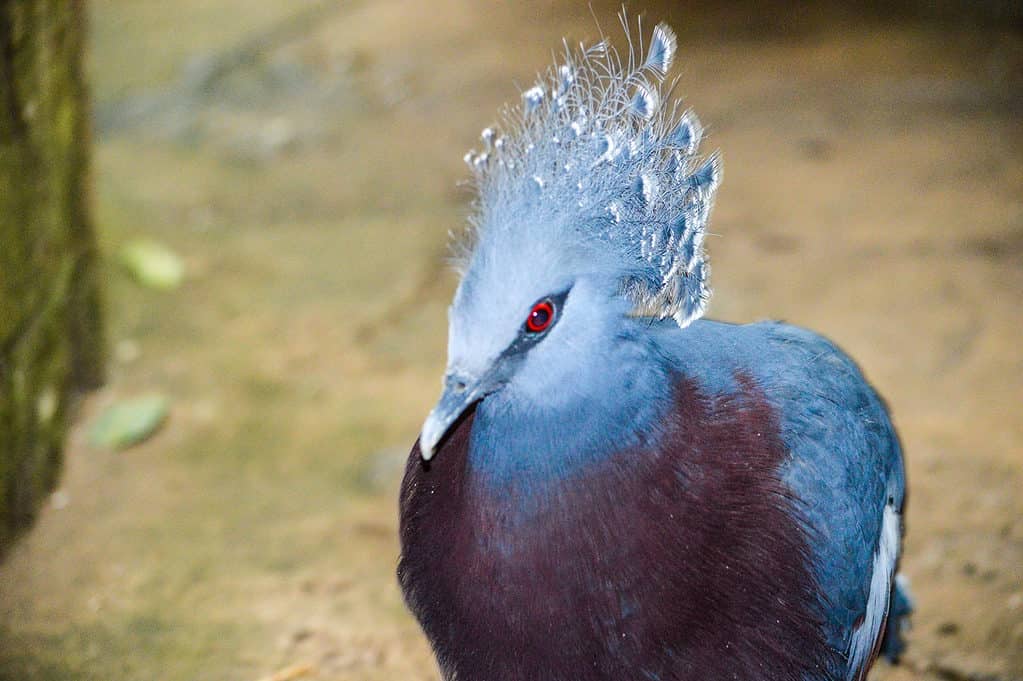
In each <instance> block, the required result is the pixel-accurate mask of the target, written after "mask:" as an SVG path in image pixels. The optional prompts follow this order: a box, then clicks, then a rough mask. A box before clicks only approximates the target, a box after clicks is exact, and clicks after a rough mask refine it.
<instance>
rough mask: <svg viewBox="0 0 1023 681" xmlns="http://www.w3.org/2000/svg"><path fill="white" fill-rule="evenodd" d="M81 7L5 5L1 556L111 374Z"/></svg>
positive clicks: (0, 59)
mask: <svg viewBox="0 0 1023 681" xmlns="http://www.w3.org/2000/svg"><path fill="white" fill-rule="evenodd" d="M83 3H84V0H0V555H2V553H3V552H4V551H5V549H7V548H8V547H9V546H10V543H11V540H12V539H13V538H14V536H15V535H16V534H17V533H18V532H19V531H21V530H23V529H24V528H26V527H27V526H28V525H29V524H31V522H32V520H33V519H34V517H35V515H36V512H37V510H38V507H39V505H40V503H42V501H43V500H45V499H46V495H47V493H48V492H49V491H51V490H52V489H53V486H54V485H55V483H56V481H57V479H58V475H59V473H60V468H61V459H62V449H63V442H64V436H65V431H66V429H67V423H68V415H69V412H70V408H69V407H70V403H71V400H72V397H73V395H74V393H75V391H76V390H79V389H83V388H90V387H94V386H96V385H98V384H99V383H100V381H101V380H102V376H103V337H102V333H101V322H102V316H101V309H100V296H99V281H98V280H99V275H98V271H97V266H98V263H97V251H96V241H95V236H94V233H93V231H92V225H91V222H90V216H89V211H88V191H87V189H88V187H87V180H88V167H89V133H88V118H89V108H88V99H87V93H86V88H85V82H84V78H83V73H82V45H83V37H84V36H83V33H84V18H85V16H84V15H85V12H84V7H83Z"/></svg>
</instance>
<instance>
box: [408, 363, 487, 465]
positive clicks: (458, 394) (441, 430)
mask: <svg viewBox="0 0 1023 681" xmlns="http://www.w3.org/2000/svg"><path fill="white" fill-rule="evenodd" d="M481 384H482V382H481V381H478V380H472V379H469V378H467V377H465V376H461V375H458V374H454V373H450V374H448V375H447V376H445V378H444V392H442V393H441V396H440V399H439V400H438V401H437V406H435V407H434V408H433V411H431V412H430V415H429V416H427V417H426V421H425V422H424V423H423V430H422V432H421V433H420V435H419V452H420V454H421V455H422V457H423V460H424V461H429V460H430V459H432V458H433V455H434V454H435V453H436V450H437V444H438V443H439V442H440V441H441V439H442V438H443V437H444V435H445V434H446V433H447V432H448V430H449V429H450V428H451V426H452V425H453V424H454V423H455V421H457V420H458V417H460V416H461V415H462V414H464V413H465V410H466V409H468V408H469V407H470V406H472V404H473V403H474V402H475V401H476V400H478V399H479V398H480V397H482V396H483V394H484V392H485V391H484V390H483V389H482V385H481Z"/></svg>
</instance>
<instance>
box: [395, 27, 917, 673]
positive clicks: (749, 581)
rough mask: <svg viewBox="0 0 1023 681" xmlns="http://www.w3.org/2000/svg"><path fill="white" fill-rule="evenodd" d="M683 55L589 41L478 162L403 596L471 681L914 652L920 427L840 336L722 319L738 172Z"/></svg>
mask: <svg viewBox="0 0 1023 681" xmlns="http://www.w3.org/2000/svg"><path fill="white" fill-rule="evenodd" d="M623 24H625V25H626V33H628V32H629V28H628V22H627V21H624V20H623ZM675 49H676V38H675V35H674V34H673V33H672V31H671V29H670V28H668V27H667V26H665V25H663V24H662V25H658V26H657V27H656V28H655V29H654V31H653V36H652V38H651V39H650V41H649V45H648V46H647V48H646V49H644V48H643V46H642V45H641V44H640V45H636V44H635V41H633V40H632V39H631V37H630V38H629V49H628V51H627V53H625V54H623V53H620V52H618V51H617V50H615V49H614V48H613V47H611V46H610V45H608V44H607V42H606V41H602V42H599V43H597V44H596V45H594V46H591V47H588V48H587V47H584V46H583V45H580V46H579V47H578V49H573V48H569V47H568V45H567V43H566V45H565V50H564V55H563V57H562V59H563V62H562V63H560V64H557V65H555V66H554V67H552V68H551V69H550V70H548V71H547V72H546V73H545V74H543V75H542V76H541V79H540V81H539V83H538V84H537V85H536V86H535V87H532V88H530V89H528V90H526V91H525V92H524V93H523V94H522V100H521V102H519V103H518V104H517V105H516V106H512V107H509V108H506V109H505V110H504V112H503V114H502V116H501V123H500V125H499V126H498V127H497V129H495V128H487V129H486V130H484V131H483V134H482V140H481V142H482V146H481V148H480V149H478V150H476V151H473V152H470V153H469V154H468V155H467V156H466V162H467V163H468V164H469V166H470V168H471V170H472V173H473V177H474V180H475V187H476V190H477V193H478V198H477V202H476V204H475V212H474V218H473V220H472V227H473V228H472V229H471V230H469V231H470V239H471V242H469V243H467V244H466V245H465V246H464V248H462V249H461V250H460V253H459V256H458V260H457V262H458V265H459V271H460V275H461V280H460V283H459V286H458V289H457V292H456V293H455V296H454V301H453V303H452V304H451V307H450V310H449V322H450V328H449V346H448V364H447V370H446V374H445V376H444V379H443V392H442V394H441V396H440V399H439V401H438V402H437V405H436V406H435V407H434V409H433V411H432V412H431V413H430V414H429V416H428V417H427V419H426V422H425V423H424V424H423V428H422V432H421V434H420V437H419V440H418V442H417V443H416V444H415V445H414V446H413V449H412V452H411V455H410V457H409V461H408V465H407V468H406V471H405V477H404V482H403V485H402V490H401V500H400V506H401V508H400V536H401V558H400V562H399V566H398V578H399V582H400V584H401V587H402V590H403V593H404V596H405V600H406V602H407V604H408V606H409V608H410V609H411V611H412V612H413V613H414V614H415V616H416V617H417V618H418V620H419V623H420V624H421V626H422V628H423V630H424V632H425V633H426V636H427V637H428V639H429V641H430V643H431V645H432V647H433V650H434V652H435V654H436V657H437V660H438V662H439V665H440V669H441V671H442V673H443V676H444V678H445V679H448V680H449V681H454V680H458V681H596V680H609V679H614V680H621V679H630V680H631V679H635V680H637V681H639V680H647V681H676V680H688V679H694V680H695V679H700V680H711V681H713V680H717V679H741V680H771V681H774V680H780V681H811V680H812V681H818V680H819V681H823V680H828V681H840V680H841V681H851V680H861V679H864V678H865V677H866V674H867V672H868V670H869V668H870V666H871V664H872V663H873V661H874V659H875V657H877V656H878V654H879V653H880V652H885V653H887V654H889V655H891V656H895V655H897V654H898V651H899V650H901V641H900V640H899V636H898V633H899V627H898V626H897V625H898V624H899V621H898V620H900V619H901V617H903V616H904V615H905V614H906V613H907V612H908V600H907V598H908V597H907V596H906V594H905V593H904V592H903V590H902V589H901V588H900V587H899V586H898V584H897V582H896V580H895V573H896V566H897V564H898V560H899V553H900V543H901V538H902V534H903V526H902V512H903V504H904V500H905V481H904V473H903V465H902V454H901V449H900V445H899V440H898V437H897V435H896V433H895V431H894V429H893V426H892V424H891V421H890V420H889V416H888V413H887V410H886V407H885V405H884V403H883V401H882V400H881V398H880V397H879V396H878V395H877V393H875V391H874V390H873V389H872V388H871V386H870V385H869V384H868V383H867V382H866V380H865V379H864V377H863V375H862V373H861V372H860V370H859V368H858V367H857V366H856V364H854V363H853V361H852V360H851V359H850V358H849V357H848V356H846V355H845V354H844V353H843V352H842V351H841V350H840V349H838V348H837V347H836V346H835V345H834V344H832V343H831V342H829V341H828V340H826V339H824V338H822V337H821V336H819V335H817V334H815V333H812V332H810V331H807V330H804V329H800V328H797V327H794V326H790V325H787V324H783V323H778V322H762V323H757V324H749V325H733V324H727V323H722V322H716V321H709V320H703V319H700V318H701V317H702V315H703V313H704V309H705V307H706V304H707V300H708V297H709V288H708V275H709V266H708V263H707V258H706V256H705V254H704V249H703V240H704V235H705V234H706V229H707V221H708V218H709V214H710V210H711V205H712V203H713V200H714V194H715V191H716V189H717V187H718V184H719V182H720V180H721V162H720V159H719V156H718V155H717V154H712V155H710V156H709V157H706V158H704V159H701V158H700V157H699V155H698V146H699V144H700V138H701V135H702V128H701V126H700V123H699V120H698V119H697V117H696V116H695V115H694V114H693V113H692V112H691V111H688V110H684V109H682V108H681V107H680V106H679V104H678V103H677V102H675V103H668V102H666V101H665V99H664V97H665V95H666V93H668V92H670V88H671V86H672V85H673V84H674V83H673V82H671V81H668V74H669V70H670V68H671V64H672V59H673V57H674V54H675ZM892 603H896V606H891V604H892ZM890 607H891V612H889V610H890ZM886 622H887V625H888V631H887V639H886V638H885V632H886Z"/></svg>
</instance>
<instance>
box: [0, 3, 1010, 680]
mask: <svg viewBox="0 0 1023 681" xmlns="http://www.w3.org/2000/svg"><path fill="white" fill-rule="evenodd" d="M312 6H313V5H312V3H310V2H283V1H280V2H272V3H271V2H265V3H250V2H244V1H243V0H220V1H219V2H206V1H204V0H183V1H181V2H176V3H136V2H126V1H124V0H94V1H93V2H92V3H91V11H92V19H93V22H92V23H93V39H94V40H93V52H92V57H91V72H92V74H93V83H94V87H95V92H96V113H97V120H98V126H97V134H96V143H97V149H96V158H95V185H96V186H95V205H96V218H97V222H98V224H99V226H100V228H101V231H102V235H103V244H104V247H105V249H106V250H107V252H108V253H115V252H116V250H117V249H118V248H119V247H120V245H121V244H123V243H124V242H125V241H126V240H128V239H131V238H135V237H140V236H143V237H148V238H154V239H158V240H160V241H162V242H163V243H166V244H168V245H169V246H171V247H172V248H174V249H175V250H177V251H178V252H179V253H180V254H181V255H182V256H183V258H184V259H185V262H186V264H187V267H188V277H187V281H186V283H185V285H184V286H183V287H182V288H181V289H179V290H177V291H175V292H172V293H158V292H154V291H149V290H145V289H142V288H140V287H138V286H137V285H135V284H134V283H132V282H131V281H129V280H128V278H127V277H126V276H125V274H124V273H123V272H121V271H120V270H119V269H118V268H117V266H116V264H115V263H114V261H113V258H111V263H110V265H109V267H108V270H107V271H108V277H107V278H108V288H109V301H110V313H111V324H112V329H111V343H112V365H111V371H110V374H111V375H110V381H109V385H108V386H107V387H106V388H105V389H104V390H103V391H101V392H100V393H98V394H96V395H94V396H92V397H90V398H89V399H88V400H87V401H86V402H85V404H84V405H83V409H82V414H81V421H80V427H79V428H78V429H76V431H75V432H74V434H73V436H72V439H71V442H70V446H69V450H68V460H67V469H66V474H65V478H64V484H63V487H62V489H61V492H60V494H59V495H58V496H57V497H56V499H57V501H58V503H54V504H51V507H50V508H47V509H46V511H45V512H44V514H43V516H42V518H41V520H40V522H39V524H38V526H37V527H36V528H35V530H34V532H33V533H32V534H31V535H30V536H28V537H27V538H26V539H25V540H24V541H23V542H22V543H21V544H20V545H19V546H18V547H17V550H16V551H15V552H14V553H13V555H11V556H10V557H9V558H8V559H7V561H6V563H5V564H4V565H3V566H0V604H2V605H0V679H12V680H13V679H21V680H32V681H36V680H43V679H105V680H110V679H165V680H167V681H172V680H185V679H228V680H235V679H237V680H239V681H242V680H250V679H251V680H255V679H261V678H265V677H269V676H270V675H271V674H273V673H275V672H278V671H281V670H285V671H288V670H290V671H288V674H285V675H284V676H287V675H289V674H290V675H291V676H296V677H297V676H299V675H301V674H305V675H306V676H308V677H310V678H321V679H345V680H352V681H371V680H381V681H382V680H385V679H387V680H396V679H402V680H407V679H422V680H428V679H437V678H438V676H437V673H436V671H435V667H434V665H433V662H432V659H431V656H430V653H429V650H428V648H427V646H426V644H425V642H424V641H423V639H422V637H421V635H420V633H419V632H418V629H417V627H416V625H415V623H414V622H413V621H412V620H411V618H410V617H409V616H408V615H407V614H406V612H405V611H404V608H403V606H402V604H401V600H400V595H399V593H398V590H397V587H396V584H395V581H394V577H393V571H394V566H395V561H396V554H397V541H396V537H395V524H396V512H395V511H396V497H395V495H396V487H397V482H398V477H399V475H400V466H401V461H402V459H403V457H404V455H405V452H406V451H407V447H408V446H409V444H410V443H411V442H412V440H413V439H414V437H415V434H416V431H417V429H418V426H419V424H420V422H421V419H422V418H423V416H424V415H425V413H426V411H427V410H428V408H429V406H430V404H431V402H432V400H433V398H434V397H435V396H436V391H437V387H438V378H439V376H440V372H441V370H442V367H443V363H444V347H445V329H446V322H445V309H446V305H447V300H448V298H449V296H450V293H451V290H452V287H453V285H454V279H453V277H452V276H451V274H450V273H448V272H447V271H446V269H445V267H444V259H445V253H446V245H445V244H446V240H447V233H448V230H451V229H456V230H457V229H459V228H460V226H461V225H462V223H463V221H464V217H465V214H466V208H465V206H466V202H467V200H468V198H469V195H468V193H467V192H466V191H465V190H464V189H461V188H460V187H459V184H458V183H459V182H460V181H461V180H464V179H466V175H467V174H466V172H465V170H464V169H463V167H462V162H461V157H462V154H463V153H464V151H465V150H466V149H468V148H469V147H471V146H472V145H473V144H474V143H475V141H476V136H477V135H478V131H479V130H480V129H481V128H482V127H484V126H485V125H488V124H490V123H492V122H493V121H494V118H495V112H496V110H497V107H498V106H499V105H500V104H501V103H502V102H504V101H505V100H508V99H512V98H514V97H516V96H517V92H518V91H517V89H516V88H517V86H518V87H526V86H528V85H529V84H530V82H531V80H532V78H533V75H534V74H535V72H536V71H537V70H539V69H541V68H543V67H544V66H545V65H546V64H547V62H548V60H549V58H550V54H551V50H552V49H553V48H555V47H557V45H558V44H559V41H560V38H561V36H563V35H565V36H568V37H569V38H570V39H571V40H573V41H577V40H593V39H595V38H596V37H597V35H598V34H597V31H596V28H595V23H594V15H595V16H596V17H597V19H599V21H600V23H601V25H602V26H604V28H605V29H606V30H607V31H608V32H609V33H611V34H612V35H617V33H616V28H617V26H616V20H615V19H614V13H615V10H616V6H615V5H614V4H612V3H604V2H595V3H594V6H593V14H592V15H591V12H590V10H589V9H588V7H587V6H586V5H585V4H584V3H573V2H558V3H554V2H526V3H506V4H505V3H502V4H498V5H491V4H488V3H476V2H470V1H469V0H435V1H434V2H431V3H419V2H414V1H412V0H390V1H386V2H377V3H371V2H368V1H366V2H354V3H341V4H338V5H336V6H334V7H333V8H332V9H328V10H323V11H320V12H319V13H316V14H315V15H310V16H314V19H313V20H312V21H310V22H307V23H306V24H305V25H301V26H298V27H293V28H292V29H291V30H290V32H289V31H284V32H283V33H281V32H277V33H275V32H273V31H271V32H269V33H263V31H264V29H265V27H267V26H275V25H279V23H280V22H281V21H282V19H284V18H285V17H287V16H289V15H291V14H293V13H295V12H302V11H305V9H304V8H308V7H312ZM632 7H633V9H635V10H640V9H642V10H644V11H646V19H647V21H648V26H650V25H652V24H653V23H654V22H656V21H657V20H660V19H668V20H669V21H671V23H672V24H673V25H674V26H675V27H676V28H677V29H678V32H679V35H680V62H681V64H682V69H681V74H682V81H681V85H680V88H679V93H680V94H681V95H683V96H684V97H685V98H686V102H687V103H688V104H689V105H691V106H693V107H695V108H696V109H697V111H698V112H699V113H700V115H701V117H702V119H703V120H704V121H705V122H706V123H707V124H708V126H709V131H710V138H709V141H708V149H709V148H719V149H721V150H722V152H723V154H724V158H725V182H724V185H723V187H722V189H721V191H720V194H719V198H718V202H717V208H716V211H715V217H714V221H713V228H712V231H713V232H714V233H715V237H714V238H713V239H711V240H710V243H709V250H710V253H711V256H712V258H713V261H714V285H715V290H716V292H715V297H714V299H713V302H712V309H711V314H712V316H714V317H717V318H721V319H729V320H735V321H750V320H755V319H761V318H783V319H786V320H789V321H792V322H795V323H798V324H801V325H805V326H808V327H811V328H814V329H817V330H819V331H821V332H823V333H825V334H827V335H828V336H830V337H832V338H833V339H835V340H836V341H837V342H838V343H839V344H841V345H842V346H843V347H845V348H846V349H847V350H848V351H850V352H851V354H852V355H853V356H854V357H856V358H857V359H858V361H859V362H860V363H861V364H862V366H863V367H864V368H865V371H866V372H867V374H868V376H869V377H870V378H871V380H872V381H873V382H874V383H875V384H876V385H877V386H878V388H879V389H880V391H881V392H882V393H883V394H884V395H885V396H886V397H887V399H888V400H889V401H890V403H891V406H892V410H893V412H894V417H895V420H896V423H897V425H898V427H899V429H900V431H901V433H902V437H903V440H904V444H905V448H906V452H907V462H908V474H909V482H910V487H911V495H910V507H909V517H908V528H909V534H908V537H907V543H906V552H905V558H904V561H903V570H904V572H905V573H906V574H907V575H908V576H909V577H910V578H911V580H912V584H913V591H914V593H915V596H916V599H917V613H916V615H915V617H914V627H913V630H912V632H911V633H910V637H909V638H910V640H909V643H910V648H909V651H908V653H907V656H906V660H905V664H904V665H902V666H901V667H899V668H895V669H893V668H890V667H888V666H887V665H884V664H879V665H878V667H877V669H876V671H875V672H874V674H873V675H872V678H873V679H878V680H890V681H906V680H909V679H920V680H927V681H938V680H942V679H944V680H952V681H965V680H972V681H981V680H985V681H1010V680H1014V679H1015V680H1018V679H1020V678H1023V495H1021V494H1020V490H1023V420H1021V419H1020V401H1021V398H1023V344H1021V338H1020V328H1021V322H1023V318H1021V317H1023V315H1021V311H1023V306H1021V302H1020V297H1021V294H1023V191H1021V190H1023V126H1021V123H1020V122H1021V120H1023V38H1021V36H1020V34H1019V33H1012V32H1009V31H1006V30H1002V29H999V28H998V27H996V26H995V27H992V26H990V25H988V26H979V25H975V24H973V23H970V22H969V21H965V22H964V21H944V22H941V21H938V22H934V21H926V22H925V21H921V20H917V19H909V18H899V19H896V18H892V17H885V16H878V15H876V14H864V13H862V12H858V11H855V10H850V9H842V8H839V7H831V6H817V7H816V8H815V9H813V10H802V11H798V12H797V11H796V10H784V11H783V10H779V9H763V8H761V9H759V10H756V9H754V6H753V5H749V6H747V5H745V4H730V5H728V9H726V10H720V11H718V10H715V11H710V10H707V9H701V10H696V9H693V8H689V9H683V8H679V7H675V8H670V7H667V6H662V5H660V4H654V5H651V6H640V5H639V4H638V3H636V4H634V5H632ZM253 35H255V36H263V37H262V38H261V39H260V40H256V41H255V43H251V41H250V43H247V42H246V40H249V39H250V38H251V36H253ZM266 41H269V42H268V44H267V45H266V46H265V48H263V49H256V50H255V52H254V53H245V52H244V49H243V50H242V53H245V54H256V55H257V57H258V58H257V59H256V61H255V62H254V63H252V64H249V65H248V66H245V67H242V68H237V69H233V70H229V71H228V72H227V73H226V75H224V76H222V77H220V76H214V77H210V73H213V72H214V71H215V69H214V70H213V71H211V70H210V65H211V64H213V65H217V64H221V63H222V61H217V59H216V58H213V57H211V55H218V54H223V53H224V51H225V50H227V49H228V48H229V47H230V46H232V45H240V46H242V48H244V47H245V46H246V45H249V46H250V47H251V46H252V45H253V44H254V45H255V46H256V47H257V48H259V47H260V45H262V44H263V43H264V42H266ZM197 83H198V84H197ZM516 84H517V85H516ZM151 390H157V391H162V392H164V393H166V394H167V395H169V396H170V397H171V398H172V399H173V401H174V407H173V412H172V415H171V419H170V422H169V423H168V425H167V427H166V428H165V429H164V430H163V431H161V432H160V433H159V434H158V435H157V436H156V437H155V438H153V439H152V440H150V441H149V442H147V443H145V444H143V445H141V446H139V447H136V448H134V449H131V450H129V451H125V452H120V453H112V452H105V451H99V450H95V449H91V448H89V447H88V446H87V445H86V443H85V440H86V438H85V430H86V428H87V425H88V423H89V422H90V421H91V420H92V419H93V418H94V417H95V415H96V414H97V413H98V412H99V411H100V410H102V409H103V408H104V407H105V406H106V405H108V404H110V403H111V402H112V401H114V400H116V399H118V398H121V397H125V396H131V395H135V394H138V393H141V392H146V391H151Z"/></svg>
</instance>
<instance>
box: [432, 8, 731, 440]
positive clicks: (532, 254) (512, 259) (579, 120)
mask: <svg viewBox="0 0 1023 681" xmlns="http://www.w3.org/2000/svg"><path fill="white" fill-rule="evenodd" d="M626 27H628V26H627V24H626ZM629 42H630V45H629V52H628V54H627V55H626V56H625V58H623V56H622V55H621V54H619V53H618V52H617V51H616V50H615V49H614V48H612V47H610V46H608V45H607V44H606V43H605V42H603V41H601V42H600V43H597V44H596V45H595V46H592V47H589V48H584V47H583V46H580V48H579V49H578V50H570V49H569V48H568V46H567V45H566V48H565V54H564V63H563V64H560V65H557V66H555V67H552V68H551V69H549V70H548V72H547V73H546V74H545V75H544V76H543V77H542V78H541V79H540V82H539V83H538V84H537V85H535V86H534V87H532V88H531V89H529V90H527V91H526V92H524V93H523V95H522V101H521V103H520V104H519V105H518V106H515V107H510V108H507V109H505V110H504V111H503V114H502V125H501V128H502V129H503V130H504V131H505V132H504V134H502V133H500V132H498V131H496V130H495V129H493V128H487V129H485V130H484V131H483V133H482V135H481V138H482V145H483V149H482V151H471V152H469V154H467V155H466V162H467V163H468V165H469V166H470V168H471V169H472V170H473V173H474V178H475V184H476V187H477V191H478V200H477V203H476V213H475V215H474V218H473V226H474V229H473V230H472V239H471V243H470V244H469V245H466V246H465V247H464V248H463V252H462V256H461V258H460V263H459V264H460V267H461V272H462V278H461V282H460V284H459V287H458V290H457V292H456V293H455V298H454V301H453V302H452V304H451V308H450V310H449V324H450V325H449V339H448V366H447V371H446V374H445V377H444V385H443V392H442V394H441V397H440V400H439V401H438V403H437V405H436V407H434V409H433V411H432V412H431V413H430V415H429V417H427V419H426V422H425V423H424V424H423V430H422V433H421V436H420V452H421V453H422V456H423V458H424V459H427V460H428V459H430V458H431V457H432V456H433V454H434V452H435V450H436V448H437V445H438V443H439V442H440V441H441V439H442V438H443V437H444V435H445V433H446V432H447V431H448V430H449V429H450V428H451V426H452V424H454V423H455V421H457V420H458V418H459V416H461V415H462V414H463V413H464V412H465V411H466V410H467V409H469V408H470V407H471V406H472V405H473V404H475V403H476V402H478V401H479V400H482V399H484V398H485V397H487V396H488V395H491V394H493V393H495V392H496V391H501V390H514V391H515V392H516V396H517V397H519V398H520V399H521V400H523V401H525V403H531V402H532V403H537V402H540V401H541V400H542V401H544V402H547V403H549V402H551V401H557V400H558V399H559V396H562V398H564V396H566V395H571V394H572V393H573V390H572V389H573V377H574V376H576V375H577V374H578V371H579V369H581V367H582V366H584V364H586V365H589V366H593V365H594V364H596V363H599V362H601V361H612V355H611V354H610V353H609V352H608V349H609V347H611V346H613V344H614V342H615V339H616V338H619V337H620V336H621V334H620V333H619V331H620V327H621V326H622V325H624V324H626V323H627V321H628V318H629V317H654V318H665V317H672V318H674V319H675V320H676V321H677V322H678V324H679V326H686V325H688V324H689V323H690V322H692V321H693V320H694V319H696V318H698V317H699V316H700V315H702V314H703V311H704V308H705V307H706V303H707V299H708V297H709V289H708V286H707V276H708V273H709V266H708V265H707V262H706V259H705V256H704V252H703V238H704V235H705V232H706V225H707V220H708V217H709V214H710V209H711V205H712V202H713V197H714V192H715V190H716V189H717V185H718V183H719V181H720V176H721V171H720V161H719V158H718V156H717V155H716V154H714V155H711V157H710V158H709V159H707V160H705V161H703V162H702V163H701V162H699V161H698V159H697V149H698V145H699V142H700V138H701V135H702V129H701V127H700V124H699V121H698V120H697V118H696V116H695V115H694V114H693V113H692V112H691V111H682V110H681V108H680V107H679V103H678V102H672V103H671V104H670V105H666V104H662V90H664V89H670V88H665V87H664V81H665V78H666V76H667V74H668V72H669V70H670V67H671V63H672V59H673V57H674V53H675V35H674V34H673V33H672V31H671V29H669V28H668V27H667V26H665V25H663V24H661V25H658V26H657V27H656V28H655V29H654V32H653V37H652V38H651V41H650V45H649V48H648V49H647V50H646V51H645V58H644V50H643V48H642V45H641V44H640V45H638V46H637V45H635V44H633V43H632V41H631V39H630V41H629Z"/></svg>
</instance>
